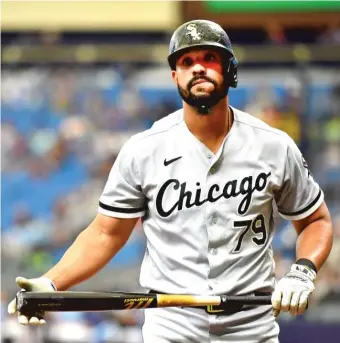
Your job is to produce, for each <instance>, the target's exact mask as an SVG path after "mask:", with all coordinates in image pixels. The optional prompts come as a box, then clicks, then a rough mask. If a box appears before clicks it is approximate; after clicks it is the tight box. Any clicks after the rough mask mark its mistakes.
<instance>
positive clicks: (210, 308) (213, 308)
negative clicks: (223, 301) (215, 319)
mask: <svg viewBox="0 0 340 343" xmlns="http://www.w3.org/2000/svg"><path fill="white" fill-rule="evenodd" d="M206 311H207V313H209V314H211V313H220V312H224V310H220V309H216V305H208V306H207V309H206Z"/></svg>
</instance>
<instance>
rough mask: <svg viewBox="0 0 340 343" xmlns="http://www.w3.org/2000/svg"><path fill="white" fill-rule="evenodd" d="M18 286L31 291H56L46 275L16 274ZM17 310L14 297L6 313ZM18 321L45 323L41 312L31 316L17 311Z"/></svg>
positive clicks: (22, 322)
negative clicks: (28, 277) (27, 276)
mask: <svg viewBox="0 0 340 343" xmlns="http://www.w3.org/2000/svg"><path fill="white" fill-rule="evenodd" d="M15 281H16V283H17V284H18V286H19V287H20V288H21V289H22V290H25V291H33V292H51V291H56V290H57V289H56V287H55V285H54V283H53V282H52V280H50V279H48V278H47V277H40V278H37V279H25V278H23V277H20V276H18V277H17V278H16V279H15ZM16 312H17V304H16V299H14V300H12V301H11V302H10V303H9V305H8V313H9V314H15V313H16ZM18 321H19V323H20V324H23V325H27V324H30V325H43V324H46V321H45V320H44V318H43V313H36V314H34V315H33V316H26V315H24V314H22V313H20V312H18Z"/></svg>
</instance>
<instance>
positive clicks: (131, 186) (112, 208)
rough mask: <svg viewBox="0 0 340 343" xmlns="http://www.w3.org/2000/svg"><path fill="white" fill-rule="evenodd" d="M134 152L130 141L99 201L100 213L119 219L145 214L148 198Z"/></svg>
mask: <svg viewBox="0 0 340 343" xmlns="http://www.w3.org/2000/svg"><path fill="white" fill-rule="evenodd" d="M133 152H134V150H133V146H131V143H130V141H129V142H127V143H126V144H125V145H124V146H123V147H122V149H121V151H120V152H119V154H118V157H117V159H116V161H115V163H114V165H113V166H112V169H111V171H110V174H109V177H108V180H107V182H106V185H105V187H104V190H103V193H102V195H101V196H100V199H99V207H98V212H99V213H102V214H104V215H107V216H110V217H118V218H136V217H141V216H143V215H144V214H145V208H146V198H145V196H144V194H143V192H142V187H141V180H140V174H139V171H138V167H137V161H136V160H135V157H134V154H133Z"/></svg>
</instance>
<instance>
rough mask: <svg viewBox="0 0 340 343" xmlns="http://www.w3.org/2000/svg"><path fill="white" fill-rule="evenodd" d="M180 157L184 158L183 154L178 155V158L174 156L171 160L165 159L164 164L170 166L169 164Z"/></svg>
mask: <svg viewBox="0 0 340 343" xmlns="http://www.w3.org/2000/svg"><path fill="white" fill-rule="evenodd" d="M180 158H182V156H179V157H176V158H173V159H171V160H168V161H167V160H166V159H165V160H164V165H165V166H168V165H169V164H171V163H173V162H175V161H177V160H179V159H180Z"/></svg>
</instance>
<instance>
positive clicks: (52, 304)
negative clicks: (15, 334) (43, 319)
mask: <svg viewBox="0 0 340 343" xmlns="http://www.w3.org/2000/svg"><path fill="white" fill-rule="evenodd" d="M145 305H147V307H156V306H157V298H156V295H155V294H139V293H133V294H132V293H110V292H63V291H57V292H19V293H18V294H17V310H18V311H19V312H23V313H24V312H35V311H48V312H58V311H63V312H76V311H111V310H124V309H132V308H143V307H146V306H145Z"/></svg>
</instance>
